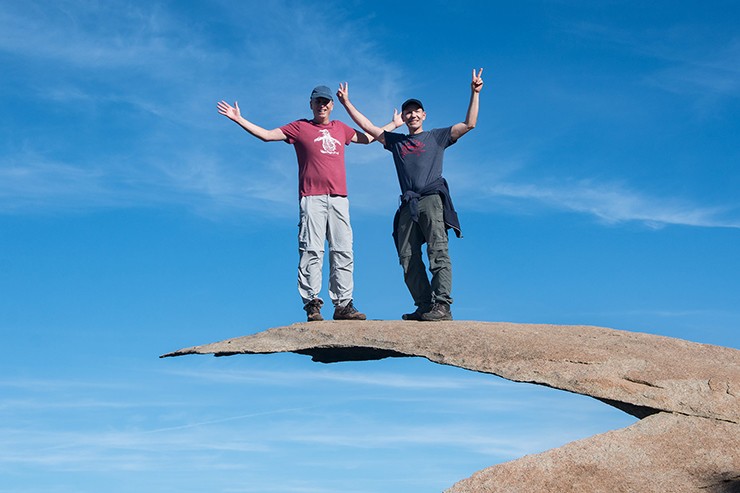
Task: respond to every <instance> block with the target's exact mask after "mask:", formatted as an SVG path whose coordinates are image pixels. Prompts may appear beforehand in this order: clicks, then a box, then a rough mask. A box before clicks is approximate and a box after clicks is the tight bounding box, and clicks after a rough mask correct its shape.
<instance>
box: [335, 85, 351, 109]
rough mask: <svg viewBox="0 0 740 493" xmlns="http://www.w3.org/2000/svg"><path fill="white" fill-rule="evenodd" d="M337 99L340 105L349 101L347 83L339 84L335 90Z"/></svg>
mask: <svg viewBox="0 0 740 493" xmlns="http://www.w3.org/2000/svg"><path fill="white" fill-rule="evenodd" d="M337 99H338V100H339V102H340V103H342V104H346V103H347V102H348V101H349V83H348V82H340V83H339V89H337Z"/></svg>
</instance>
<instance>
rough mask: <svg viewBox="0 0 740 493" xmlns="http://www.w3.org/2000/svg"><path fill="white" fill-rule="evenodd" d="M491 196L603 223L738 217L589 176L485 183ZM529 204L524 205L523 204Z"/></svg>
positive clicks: (718, 221)
mask: <svg viewBox="0 0 740 493" xmlns="http://www.w3.org/2000/svg"><path fill="white" fill-rule="evenodd" d="M487 194H488V196H489V197H492V198H500V199H514V200H516V201H517V202H518V203H519V204H522V203H526V202H530V203H531V202H534V203H537V204H539V205H544V206H546V207H549V208H553V209H556V210H561V211H568V212H576V213H582V214H588V215H592V216H594V217H596V218H598V219H599V220H600V221H603V222H605V223H607V224H617V223H623V222H630V221H636V222H641V223H643V224H645V225H648V226H650V227H654V228H659V227H662V226H666V225H682V226H699V227H720V228H740V221H739V220H735V219H732V218H729V219H728V218H727V216H729V215H731V214H732V213H733V212H736V211H733V210H732V209H730V208H726V207H706V206H701V205H695V204H691V203H689V202H687V201H682V200H679V199H676V198H671V197H668V198H659V197H653V196H649V195H643V194H640V193H639V192H636V191H633V190H630V189H628V188H626V187H624V186H622V185H618V184H599V183H594V182H592V181H589V180H582V181H580V182H570V183H567V184H564V185H560V186H552V185H550V186H546V185H535V184H514V183H508V184H507V183H499V184H496V185H493V186H490V187H488V189H487ZM528 207H531V205H530V206H527V205H525V206H524V208H525V209H526V208H528Z"/></svg>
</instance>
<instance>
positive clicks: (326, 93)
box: [311, 86, 334, 101]
mask: <svg viewBox="0 0 740 493" xmlns="http://www.w3.org/2000/svg"><path fill="white" fill-rule="evenodd" d="M317 98H324V99H328V100H329V101H334V97H333V96H332V94H331V89H329V88H328V87H326V86H316V87H314V89H313V91H311V100H314V99H317Z"/></svg>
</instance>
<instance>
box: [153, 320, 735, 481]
mask: <svg viewBox="0 0 740 493" xmlns="http://www.w3.org/2000/svg"><path fill="white" fill-rule="evenodd" d="M277 352H293V353H298V354H305V355H310V356H311V357H312V358H313V360H314V361H317V362H323V363H332V362H337V361H359V360H373V359H380V358H387V357H411V356H418V357H423V358H427V359H428V360H429V361H432V362H435V363H440V364H444V365H451V366H458V367H461V368H466V369H468V370H472V371H478V372H483V373H490V374H494V375H498V376H500V377H503V378H506V379H508V380H512V381H516V382H529V383H534V384H538V385H545V386H548V387H552V388H556V389H562V390H567V391H570V392H574V393H578V394H583V395H588V396H591V397H594V398H596V399H599V400H601V401H603V402H605V403H607V404H609V405H612V406H615V407H617V408H619V409H621V410H623V411H625V412H627V413H630V414H632V415H633V416H636V417H638V418H640V421H638V422H636V423H635V424H633V425H632V426H629V427H627V428H625V429H622V430H616V431H611V432H608V433H604V434H600V435H596V436H593V437H590V438H587V439H584V440H579V441H576V442H573V443H570V444H567V445H565V446H563V447H559V448H557V449H553V450H550V451H547V452H543V453H541V454H536V455H531V456H526V457H523V458H520V459H518V460H515V461H511V462H508V463H504V464H498V465H495V466H492V467H490V468H487V469H484V470H482V471H479V472H477V473H475V474H474V475H473V476H471V477H470V478H468V479H465V480H462V481H460V482H459V483H457V484H455V485H454V486H452V487H451V488H450V489H449V490H447V491H448V492H450V493H483V492H486V493H488V492H512V493H513V492H532V491H538V492H540V491H541V492H549V491H552V492H602V491H603V492H610V493H612V492H622V491H624V492H637V491H639V492H665V491H671V492H684V491H685V492H689V491H705V492H709V493H730V492H740V399H739V396H740V351H738V350H736V349H731V348H726V347H720V346H711V345H707V344H698V343H694V342H689V341H685V340H680V339H674V338H670V337H662V336H656V335H650V334H644V333H638V332H628V331H620V330H614V329H608V328H602V327H593V326H583V325H578V326H576V325H544V324H515V323H494V322H470V321H449V322H435V323H429V322H406V321H384V320H370V321H361V322H360V321H341V322H340V321H324V322H311V323H298V324H294V325H291V326H287V327H278V328H274V329H270V330H267V331H264V332H259V333H256V334H253V335H249V336H244V337H238V338H234V339H229V340H225V341H221V342H215V343H211V344H206V345H202V346H195V347H190V348H185V349H180V350H178V351H174V352H172V353H168V354H165V355H163V356H162V357H171V356H181V355H187V354H214V355H216V356H228V355H234V354H264V353H277Z"/></svg>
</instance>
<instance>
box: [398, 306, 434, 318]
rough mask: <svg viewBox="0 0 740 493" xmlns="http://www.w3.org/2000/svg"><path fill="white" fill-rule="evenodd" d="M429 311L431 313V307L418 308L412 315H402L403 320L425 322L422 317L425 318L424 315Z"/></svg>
mask: <svg viewBox="0 0 740 493" xmlns="http://www.w3.org/2000/svg"><path fill="white" fill-rule="evenodd" d="M428 311H429V306H427V307H426V308H421V307H418V308H417V309H416V310H415V311H413V312H411V313H404V314H403V315H401V319H402V320H419V321H421V320H424V319H423V318H421V317H423V316H424V314H425V313H426V312H428Z"/></svg>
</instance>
